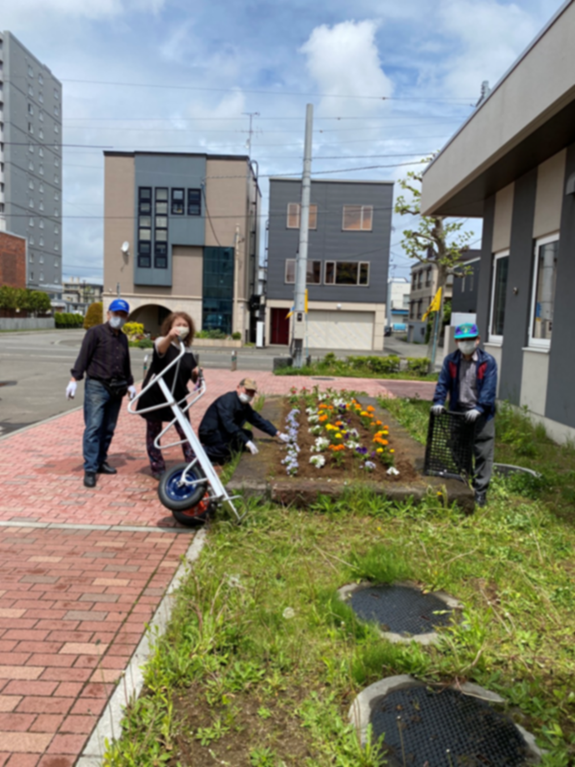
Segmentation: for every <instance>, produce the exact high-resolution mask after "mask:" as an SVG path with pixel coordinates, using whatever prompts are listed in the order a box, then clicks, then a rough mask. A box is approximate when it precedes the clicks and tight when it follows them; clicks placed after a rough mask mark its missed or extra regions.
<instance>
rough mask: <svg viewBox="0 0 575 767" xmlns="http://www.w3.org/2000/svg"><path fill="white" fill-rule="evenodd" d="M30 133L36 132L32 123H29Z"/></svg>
mask: <svg viewBox="0 0 575 767" xmlns="http://www.w3.org/2000/svg"><path fill="white" fill-rule="evenodd" d="M28 133H34V126H33V125H32V123H28Z"/></svg>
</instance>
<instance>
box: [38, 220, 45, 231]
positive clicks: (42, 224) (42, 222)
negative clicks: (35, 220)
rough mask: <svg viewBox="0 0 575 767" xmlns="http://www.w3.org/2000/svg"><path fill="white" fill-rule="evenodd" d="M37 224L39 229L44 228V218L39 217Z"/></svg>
mask: <svg viewBox="0 0 575 767" xmlns="http://www.w3.org/2000/svg"><path fill="white" fill-rule="evenodd" d="M38 226H39V227H40V229H43V228H44V219H43V218H41V219H40V223H39V224H38Z"/></svg>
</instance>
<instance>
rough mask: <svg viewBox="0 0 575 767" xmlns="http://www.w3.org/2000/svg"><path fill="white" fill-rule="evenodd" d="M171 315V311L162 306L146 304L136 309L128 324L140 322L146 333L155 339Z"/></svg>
mask: <svg viewBox="0 0 575 767" xmlns="http://www.w3.org/2000/svg"><path fill="white" fill-rule="evenodd" d="M168 314H170V309H168V308H167V307H165V306H161V305H160V304H144V306H139V307H138V308H137V309H134V311H133V312H131V313H130V316H129V317H128V322H140V323H141V324H142V325H143V326H144V332H145V333H149V334H150V335H151V336H152V338H155V337H156V336H157V335H159V333H160V328H161V327H162V322H163V321H164V320H165V319H166V317H167V316H168Z"/></svg>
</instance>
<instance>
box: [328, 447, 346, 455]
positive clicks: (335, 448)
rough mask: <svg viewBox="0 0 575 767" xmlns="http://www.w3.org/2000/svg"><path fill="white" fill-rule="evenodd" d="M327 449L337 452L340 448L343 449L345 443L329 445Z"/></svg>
mask: <svg viewBox="0 0 575 767" xmlns="http://www.w3.org/2000/svg"><path fill="white" fill-rule="evenodd" d="M328 450H333V452H334V453H339V451H340V450H345V445H330V446H329V447H328Z"/></svg>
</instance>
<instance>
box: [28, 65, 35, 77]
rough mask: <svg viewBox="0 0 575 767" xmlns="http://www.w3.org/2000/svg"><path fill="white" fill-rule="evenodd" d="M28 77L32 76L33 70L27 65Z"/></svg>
mask: <svg viewBox="0 0 575 767" xmlns="http://www.w3.org/2000/svg"><path fill="white" fill-rule="evenodd" d="M28 77H34V70H33V69H32V67H30V66H29V67H28Z"/></svg>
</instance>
